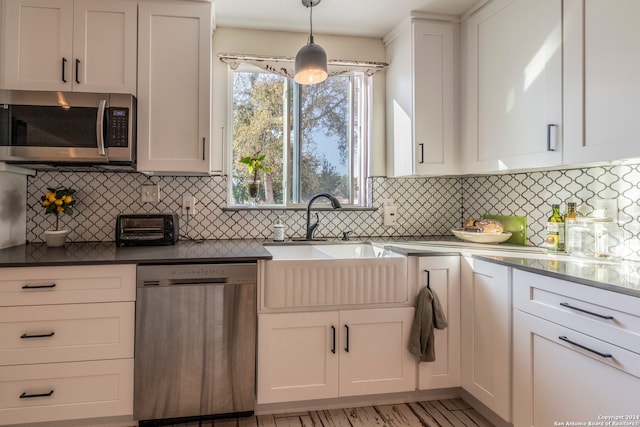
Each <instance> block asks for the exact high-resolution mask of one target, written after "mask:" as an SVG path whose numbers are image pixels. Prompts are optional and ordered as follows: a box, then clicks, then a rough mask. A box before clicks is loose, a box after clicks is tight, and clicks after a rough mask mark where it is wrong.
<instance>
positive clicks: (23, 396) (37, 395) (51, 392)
mask: <svg viewBox="0 0 640 427" xmlns="http://www.w3.org/2000/svg"><path fill="white" fill-rule="evenodd" d="M52 394H53V390H51V391H50V392H49V393H36V394H27V393H26V392H23V393H22V394H21V395H20V399H31V398H32V397H49V396H51V395H52Z"/></svg>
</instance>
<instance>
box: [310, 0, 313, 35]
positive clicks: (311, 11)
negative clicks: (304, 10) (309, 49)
mask: <svg viewBox="0 0 640 427" xmlns="http://www.w3.org/2000/svg"><path fill="white" fill-rule="evenodd" d="M309 7H310V8H311V10H310V11H309V43H313V2H311V6H309Z"/></svg>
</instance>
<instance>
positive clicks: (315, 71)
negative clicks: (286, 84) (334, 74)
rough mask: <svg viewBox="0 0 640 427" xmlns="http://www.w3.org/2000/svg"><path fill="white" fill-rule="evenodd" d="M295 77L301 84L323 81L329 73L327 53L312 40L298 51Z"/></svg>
mask: <svg viewBox="0 0 640 427" xmlns="http://www.w3.org/2000/svg"><path fill="white" fill-rule="evenodd" d="M294 74H295V75H294V77H293V79H294V80H295V81H296V83H298V84H301V85H312V84H315V83H320V82H323V81H325V80H326V79H327V76H328V75H329V74H328V73H327V54H326V53H325V51H324V49H323V48H322V47H320V46H318V45H317V44H315V43H314V42H313V40H311V41H310V42H309V43H307V44H306V45H305V46H303V47H302V49H300V50H299V51H298V54H297V55H296V65H295V68H294Z"/></svg>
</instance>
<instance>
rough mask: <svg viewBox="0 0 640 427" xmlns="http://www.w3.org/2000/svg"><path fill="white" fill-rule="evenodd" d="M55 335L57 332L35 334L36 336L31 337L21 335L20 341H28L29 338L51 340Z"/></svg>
mask: <svg viewBox="0 0 640 427" xmlns="http://www.w3.org/2000/svg"><path fill="white" fill-rule="evenodd" d="M54 335H55V332H49V333H48V334H35V335H29V334H22V335H20V339H27V338H49V337H52V336H54Z"/></svg>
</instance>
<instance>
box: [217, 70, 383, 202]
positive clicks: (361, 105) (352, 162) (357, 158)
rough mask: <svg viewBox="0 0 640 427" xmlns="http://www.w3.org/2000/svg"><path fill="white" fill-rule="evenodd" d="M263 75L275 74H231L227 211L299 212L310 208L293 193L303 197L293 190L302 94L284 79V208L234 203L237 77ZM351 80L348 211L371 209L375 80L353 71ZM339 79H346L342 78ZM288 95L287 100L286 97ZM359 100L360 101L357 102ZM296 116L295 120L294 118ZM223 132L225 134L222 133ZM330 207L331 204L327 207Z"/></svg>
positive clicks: (293, 83) (229, 87)
mask: <svg viewBox="0 0 640 427" xmlns="http://www.w3.org/2000/svg"><path fill="white" fill-rule="evenodd" d="M238 72H240V73H242V72H244V73H263V74H275V73H270V72H269V71H267V70H263V69H261V68H259V67H256V66H252V65H249V64H244V63H242V64H240V65H239V66H238V67H237V68H235V69H232V68H229V70H228V96H227V98H228V102H227V108H228V114H227V123H228V129H229V132H228V136H227V138H226V146H227V150H225V151H226V153H228V154H227V156H225V157H227V159H226V162H227V165H228V167H227V174H226V175H227V178H228V179H227V181H228V182H227V207H228V208H230V209H244V208H246V209H252V210H255V209H267V210H287V209H292V210H299V209H304V208H306V207H307V202H292V200H293V194H294V191H297V192H298V194H300V189H294V188H293V186H295V185H296V182H295V181H296V180H295V179H293V177H294V176H295V175H294V169H296V170H297V172H296V173H297V174H298V176H299V173H300V172H299V169H300V167H299V166H298V165H299V164H300V162H301V155H302V150H301V149H300V144H299V143H295V142H294V138H292V133H293V132H296V133H297V136H296V138H295V141H301V134H302V131H301V126H300V120H301V115H300V114H295V113H294V109H299V108H300V99H299V97H300V96H301V92H302V91H301V90H300V85H299V84H297V83H295V82H294V80H293V78H286V77H285V84H284V87H285V91H286V92H288V91H292V92H293V94H292V95H289V93H283V96H284V98H285V101H284V103H285V106H284V109H285V110H286V111H285V112H283V116H284V117H283V127H284V132H283V162H284V164H285V170H284V171H283V191H284V194H283V199H284V203H282V204H266V203H261V204H259V205H257V206H249V205H247V204H236V203H234V200H233V162H234V149H233V147H234V146H233V136H234V129H233V104H234V99H233V96H234V84H233V82H234V74H235V73H238ZM348 75H349V77H350V84H349V88H350V91H349V110H350V114H349V125H348V126H349V135H348V147H349V150H348V156H347V157H348V158H347V174H348V176H347V179H348V181H349V182H348V184H347V185H348V186H349V191H348V193H349V202H348V203H343V207H345V208H349V209H368V208H370V206H368V204H369V201H370V198H369V197H368V190H369V188H368V186H367V180H368V178H369V173H370V168H369V166H370V162H371V159H370V154H371V147H372V138H371V135H372V111H373V86H374V83H373V77H372V76H371V75H367V74H366V73H364V72H362V71H358V70H354V71H352V72H349V73H348ZM340 76H344V74H341V75H340ZM285 95H286V96H285ZM354 100H357V101H354ZM354 102H357V104H358V107H357V108H358V113H357V116H358V120H357V123H356V120H355V117H356V114H355V113H354V112H353V109H354ZM292 116H293V117H292ZM289 120H296V121H297V123H295V124H294V125H293V126H287V125H286V123H288V122H289ZM356 127H357V128H356ZM223 132H224V130H223ZM356 134H359V140H358V142H357V144H358V145H357V151H358V152H359V154H358V155H356V153H355V150H356V149H355V148H354V141H355V140H356ZM294 150H295V151H296V152H297V153H296V154H297V158H298V161H297V162H295V161H294V158H295V155H293V154H292V155H290V153H294ZM318 203H319V204H322V203H323V200H322V199H321V200H319V201H318ZM327 204H328V203H327Z"/></svg>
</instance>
